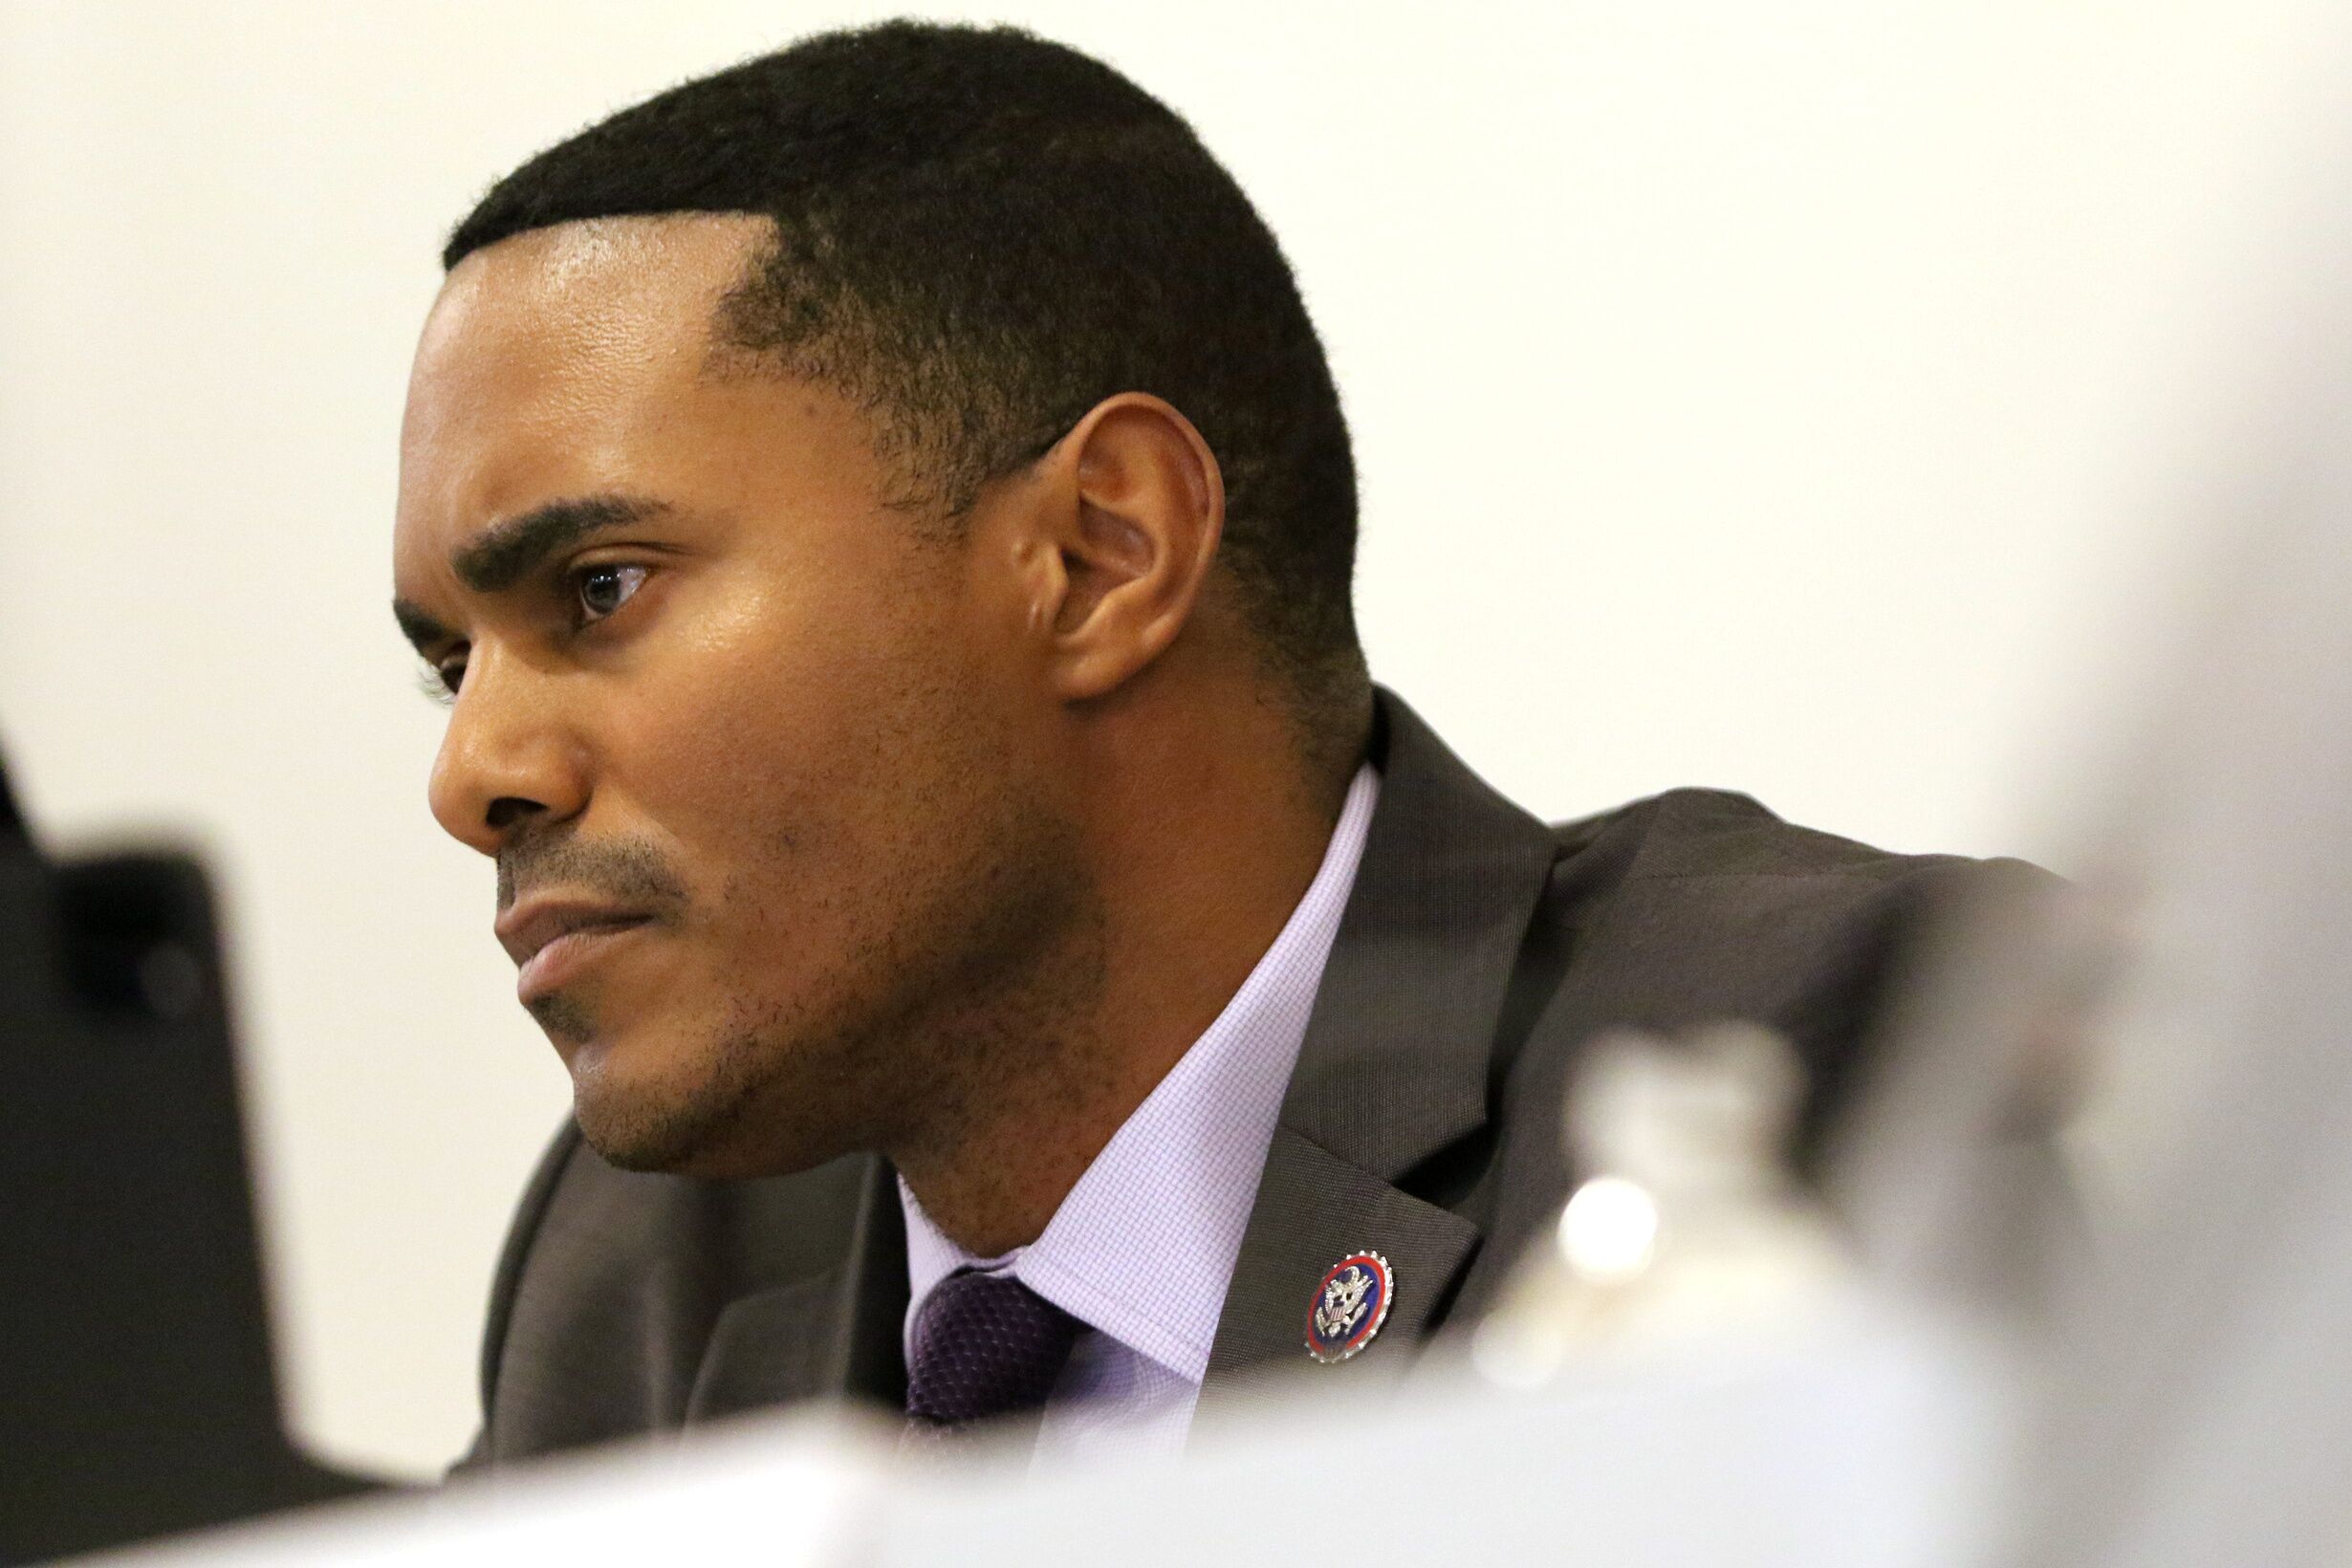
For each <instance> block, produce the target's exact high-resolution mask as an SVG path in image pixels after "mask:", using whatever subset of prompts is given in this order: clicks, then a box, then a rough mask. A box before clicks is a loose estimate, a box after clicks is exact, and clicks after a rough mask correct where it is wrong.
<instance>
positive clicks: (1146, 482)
mask: <svg viewBox="0 0 2352 1568" xmlns="http://www.w3.org/2000/svg"><path fill="white" fill-rule="evenodd" d="M1042 467H1045V468H1049V469H1051V470H1052V471H1051V472H1050V473H1049V474H1047V475H1044V476H1043V477H1046V478H1047V479H1048V481H1049V493H1050V494H1051V495H1052V496H1053V502H1052V504H1051V506H1050V509H1049V514H1048V517H1047V518H1046V520H1045V521H1046V526H1047V527H1048V529H1050V531H1051V532H1052V534H1053V535H1054V537H1053V538H1052V539H1051V541H1050V554H1051V555H1052V557H1053V558H1052V560H1050V561H1049V562H1047V563H1046V565H1047V570H1046V571H1045V572H1044V573H1042V574H1040V577H1039V578H1038V580H1037V587H1038V589H1039V590H1040V591H1041V594H1042V596H1043V598H1044V600H1045V601H1044V602H1039V603H1037V604H1035V605H1034V608H1033V616H1032V621H1033V624H1034V625H1035V626H1036V628H1037V630H1038V633H1039V634H1040V635H1041V636H1044V637H1046V638H1047V639H1049V640H1050V643H1051V645H1050V647H1048V648H1047V649H1046V650H1045V652H1046V655H1047V664H1048V667H1049V670H1050V673H1051V676H1052V680H1053V683H1054V686H1055V689H1056V694H1057V695H1059V696H1060V697H1062V698H1063V699H1064V700H1065V701H1071V702H1078V701H1084V700H1086V699H1088V698H1093V697H1100V696H1102V695H1104V694H1106V693H1108V692H1110V691H1113V690H1115V689H1117V688H1118V687H1119V686H1122V685H1123V684H1124V683H1125V682H1126V681H1128V680H1129V679H1131V678H1132V677H1133V676H1134V675H1135V674H1136V673H1137V672H1138V671H1140V670H1142V669H1143V667H1144V666H1145V665H1147V664H1150V663H1151V662H1152V661H1153V660H1154V659H1157V658H1158V657H1159V656H1160V655H1161V654H1162V653H1163V652H1165V650H1166V648H1167V646H1168V644H1169V643H1171V642H1175V641H1176V636H1177V634H1178V633H1179V632H1181V631H1183V630H1184V627H1185V623H1186V621H1188V620H1189V619H1190V618H1191V615H1192V608H1193V605H1194V603H1195V602H1196V601H1197V600H1198V599H1199V597H1200V590H1201V583H1202V581H1203V579H1204V578H1205V577H1207V576H1208V573H1209V562H1210V561H1211V560H1212V559H1214V558H1215V556H1216V553H1217V541H1218V539H1219V538H1220V537H1221V536H1222V535H1223V534H1224V531H1225V479H1224V476H1223V475H1222V474H1221V473H1219V472H1218V469H1217V460H1216V457H1215V455H1214V454H1213V453H1211V452H1210V451H1209V443H1207V442H1206V441H1204V440H1202V439H1201V433H1200V431H1198V430H1196V429H1194V428H1193V426H1192V422H1191V421H1190V420H1188V419H1187V418H1185V417H1184V415H1182V414H1180V413H1178V412H1177V411H1176V409H1175V408H1174V407H1172V406H1170V405H1169V404H1168V403H1165V402H1163V401H1162V400H1161V399H1159V398H1155V397H1151V396H1149V395H1147V394H1144V393H1141V392H1122V393H1120V394H1119V395H1118V396H1117V397H1114V398H1109V399H1106V400H1104V401H1103V402H1102V403H1098V404H1096V405H1095V406H1094V407H1093V408H1092V409H1090V410H1088V411H1087V414H1086V417H1085V418H1084V419H1082V420H1080V421H1079V422H1078V424H1077V425H1075V426H1073V427H1072V428H1071V431H1070V433H1069V434H1068V435H1067V436H1064V437H1063V438H1062V439H1061V440H1060V441H1059V442H1057V443H1056V445H1055V447H1054V450H1053V451H1052V452H1051V453H1050V454H1049V455H1048V456H1047V458H1046V459H1045V462H1044V464H1043V465H1042ZM1056 565H1058V568H1059V570H1058V571H1056V570H1054V567H1055V566H1056Z"/></svg>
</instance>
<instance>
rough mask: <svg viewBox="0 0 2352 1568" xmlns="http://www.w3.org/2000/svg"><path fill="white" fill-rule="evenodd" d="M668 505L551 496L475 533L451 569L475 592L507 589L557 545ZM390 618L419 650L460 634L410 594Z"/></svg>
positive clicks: (621, 497)
mask: <svg viewBox="0 0 2352 1568" xmlns="http://www.w3.org/2000/svg"><path fill="white" fill-rule="evenodd" d="M669 510H670V508H669V503H668V502H666V501H653V500H648V499H646V498H644V497H642V496H636V495H620V494H611V495H580V496H574V497H571V498H569V499H566V500H561V501H550V502H548V503H547V505H545V506H542V507H534V508H533V509H532V510H531V511H529V512H524V513H522V514H521V515H519V516H515V517H509V518H506V519H504V520H502V521H500V522H495V523H492V524H491V525H490V527H488V528H486V529H484V530H483V531H482V532H481V533H479V534H475V535H474V536H473V537H472V538H471V539H470V540H468V542H467V543H466V544H465V545H464V546H462V547H461V548H459V549H458V550H457V551H456V552H455V553H454V554H452V555H450V556H449V570H450V571H451V572H453V573H455V574H456V576H457V580H458V581H460V582H462V583H464V584H465V585H466V586H467V587H468V588H470V589H472V590H473V591H474V592H475V593H477V594H498V593H504V592H505V591H506V590H507V589H509V588H512V587H513V586H514V585H515V584H516V583H518V582H520V581H522V580H523V578H525V577H529V576H530V575H531V573H532V572H533V571H534V569H535V568H537V566H538V565H539V563H540V562H542V561H544V560H546V559H547V557H548V556H550V555H555V553H556V552H557V551H560V550H563V549H565V548H566V547H568V546H570V545H574V544H577V543H578V542H579V541H580V540H582V539H584V538H587V537H588V536H590V535H591V534H602V533H604V532H606V531H607V530H610V529H616V528H626V527H628V526H629V525H630V524H632V523H641V522H643V521H644V520H645V519H647V518H648V517H658V516H660V515H662V514H663V513H664V512H668V511H669ZM392 619H393V620H394V621H399V622H400V628H401V635H402V636H403V637H405V638H407V639H408V642H409V644H410V645H411V646H412V647H414V648H416V650H417V651H418V652H420V653H422V652H424V651H425V649H426V648H428V647H431V646H434V645H436V644H438V643H444V642H456V641H457V640H458V639H457V634H456V633H455V632H453V631H451V630H450V629H449V628H448V627H446V626H445V625H443V624H442V623H441V622H440V621H436V620H434V619H433V618H432V617H431V616H430V615H428V614H426V613H425V610H424V609H423V608H422V607H421V606H419V605H417V604H416V603H414V602H412V601H411V600H408V599H394V600H393V601H392Z"/></svg>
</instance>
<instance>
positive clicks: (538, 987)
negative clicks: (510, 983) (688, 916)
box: [496, 896, 652, 1005]
mask: <svg viewBox="0 0 2352 1568" xmlns="http://www.w3.org/2000/svg"><path fill="white" fill-rule="evenodd" d="M651 922H652V917H651V916H649V915H647V914H645V913H644V912H643V911H642V910H637V909H627V908H621V907H619V906H616V905H614V904H601V903H596V902H592V901H588V900H579V899H564V898H550V897H544V896H541V897H534V898H530V899H525V900H522V901H520V902H519V903H517V904H514V905H513V906H512V908H510V909H509V910H508V911H507V912H506V913H505V914H503V915H501V916H499V917H498V924H497V926H496V929H497V932H498V943H499V946H501V947H505V948H506V950H507V955H508V956H509V957H511V958H512V959H513V960H514V962H515V964H516V965H517V966H518V972H517V973H516V974H515V976H514V990H515V994H516V995H517V997H519V998H520V999H521V1000H522V1001H523V1002H524V1003H525V1004H526V1005H527V1004H529V1003H530V1002H532V1001H533V1000H534V999H535V998H537V997H540V996H544V995H546V994H548V993H549V992H550V991H557V990H560V989H561V988H562V987H564V986H565V985H567V984H569V983H570V982H571V981H572V980H573V979H574V978H575V977H576V976H577V974H578V973H579V972H580V971H581V970H583V969H586V968H587V967H588V966H589V965H591V964H593V963H596V962H597V961H599V960H600V959H601V958H603V957H604V956H605V954H606V953H608V952H609V951H611V950H612V949H613V948H614V947H617V946H619V945H621V944H623V943H625V942H627V941H628V940H629V938H630V937H631V935H633V934H634V933H635V932H637V931H638V930H640V929H642V927H644V926H647V925H650V924H651Z"/></svg>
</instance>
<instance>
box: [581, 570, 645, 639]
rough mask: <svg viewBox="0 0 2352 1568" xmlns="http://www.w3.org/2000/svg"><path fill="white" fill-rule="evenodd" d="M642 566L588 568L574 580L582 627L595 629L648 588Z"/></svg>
mask: <svg viewBox="0 0 2352 1568" xmlns="http://www.w3.org/2000/svg"><path fill="white" fill-rule="evenodd" d="M644 582H645V568H643V567H642V566H586V567H582V568H581V569H580V570H579V571H577V572H576V573H574V574H573V576H572V593H573V597H574V599H575V601H576V602H577V606H578V609H579V618H580V621H581V623H582V624H586V625H593V624H594V623H596V622H597V621H602V620H604V619H605V618H606V617H607V616H610V615H611V614H612V613H613V612H614V611H616V610H618V609H620V608H621V606H622V605H623V604H626V603H627V602H628V601H629V599H630V597H631V596H632V595H634V594H635V593H636V592H637V590H638V589H639V588H641V587H642V586H644Z"/></svg>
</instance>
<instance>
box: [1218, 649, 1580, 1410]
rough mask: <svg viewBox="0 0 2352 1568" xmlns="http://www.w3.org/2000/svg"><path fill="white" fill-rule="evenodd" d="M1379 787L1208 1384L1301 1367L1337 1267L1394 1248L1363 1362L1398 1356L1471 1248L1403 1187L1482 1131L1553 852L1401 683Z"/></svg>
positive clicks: (1385, 724) (1378, 744)
mask: <svg viewBox="0 0 2352 1568" xmlns="http://www.w3.org/2000/svg"><path fill="white" fill-rule="evenodd" d="M1377 712H1378V717H1377V720H1376V729H1375V735H1374V747H1375V754H1376V755H1378V756H1380V758H1381V761H1382V779H1381V797H1380V807H1379V810H1378V812H1377V813H1376V814H1375V815H1374V817H1373V818H1372V826H1371V831H1370V833H1369V835H1368V837H1367V838H1366V840H1365V843H1364V854H1363V860H1362V863H1361V867H1360V869H1359V870H1358V872H1357V878H1356V885H1355V888H1354V890H1353V892H1352V893H1351V894H1350V896H1349V899H1348V905H1347V912H1346V914H1345V915H1344V916H1343V917H1342V918H1341V920H1340V925H1339V939H1338V941H1337V943H1336V944H1335V945H1334V947H1333V949H1332V955H1331V961H1330V963H1329V965H1328V966H1327V967H1326V968H1325V969H1324V971H1323V983H1322V988H1321V990H1320V991H1319V992H1318V995H1317V998H1316V1005H1315V1013H1314V1015H1313V1017H1312V1018H1311V1019H1310V1021H1309V1022H1308V1025H1307V1035H1306V1040H1305V1043H1304V1044H1303V1045H1302V1046H1301V1048H1300V1051H1299V1059H1298V1066H1297V1069H1296V1072H1295V1073H1294V1074H1293V1075H1292V1078H1291V1084H1290V1089H1289V1092H1288V1093H1287V1095H1286V1096H1285V1098H1284V1100H1283V1106H1282V1116H1281V1122H1280V1125H1279V1128H1278V1130H1277V1131H1276V1133H1275V1135H1274V1146H1273V1147H1272V1148H1271V1149H1270V1150H1269V1151H1268V1156H1267V1163H1266V1173H1265V1176H1264V1178H1263V1179H1262V1180H1261V1182H1260V1184H1259V1187H1258V1195H1257V1200H1256V1203H1255V1205H1254V1206H1253V1208H1252V1214H1251V1221H1250V1230H1249V1231H1248V1233H1247V1234H1246V1236H1245V1237H1244V1239H1243V1242H1242V1248H1241V1254H1240V1257H1239V1259H1238V1260H1237V1262H1236V1264H1235V1267H1234V1272H1233V1281H1232V1285H1231V1287H1230V1290H1229V1291H1228V1292H1227V1295H1226V1303H1225V1312H1224V1315H1223V1317H1222V1318H1221V1319H1220V1321H1219V1324H1218V1330H1217V1343H1216V1348H1215V1350H1214V1352H1213V1353H1212V1354H1211V1356H1210V1359H1209V1374H1210V1376H1211V1377H1212V1378H1214V1377H1216V1376H1218V1375H1219V1374H1221V1373H1230V1372H1233V1371H1237V1370H1239V1369H1241V1368H1243V1367H1247V1366H1252V1365H1257V1364H1260V1363H1264V1362H1272V1361H1298V1362H1301V1363H1303V1362H1304V1361H1305V1360H1306V1358H1305V1356H1304V1354H1303V1350H1302V1346H1301V1336H1302V1333H1303V1328H1304V1324H1305V1320H1306V1317H1307V1313H1308V1311H1309V1308H1310V1307H1311V1305H1312V1302H1313V1299H1314V1296H1315V1291H1316V1287H1317V1285H1318V1281H1319V1280H1320V1279H1321V1277H1322V1274H1323V1273H1324V1271H1325V1270H1327V1269H1329V1268H1330V1267H1331V1266H1332V1265H1333V1264H1334V1263H1337V1262H1338V1261H1339V1259H1340V1258H1342V1257H1344V1256H1346V1255H1347V1254H1348V1253H1350V1252H1357V1251H1361V1250H1369V1251H1373V1252H1380V1253H1382V1254H1383V1256H1384V1257H1386V1258H1387V1259H1388V1261H1389V1264H1390V1266H1391V1269H1392V1271H1393V1273H1394V1276H1395V1295H1394V1296H1393V1298H1392V1304H1391V1307H1390V1310H1389V1318H1388V1321H1387V1323H1386V1324H1385V1325H1384V1326H1383V1329H1382V1331H1381V1340H1380V1341H1378V1342H1376V1343H1375V1344H1374V1345H1373V1346H1371V1347H1368V1348H1367V1350H1366V1351H1365V1353H1364V1354H1363V1355H1362V1356H1361V1357H1359V1358H1357V1361H1356V1362H1352V1363H1350V1364H1351V1365H1356V1366H1358V1367H1359V1370H1357V1371H1356V1372H1353V1373H1351V1374H1350V1375H1351V1376H1362V1375H1364V1372H1363V1370H1362V1368H1364V1367H1370V1366H1383V1367H1386V1368H1388V1369H1389V1370H1394V1369H1396V1368H1398V1367H1400V1366H1401V1365H1402V1364H1403V1362H1404V1361H1405V1360H1406V1359H1407V1358H1405V1357H1404V1356H1401V1355H1399V1354H1398V1353H1397V1350H1396V1348H1395V1347H1397V1346H1409V1345H1411V1344H1413V1343H1414V1342H1416V1341H1417V1340H1419V1339H1422V1338H1423V1337H1424V1336H1425V1335H1426V1333H1427V1332H1429V1331H1430V1330H1431V1329H1432V1328H1433V1327H1434V1326H1435V1321H1436V1318H1437V1317H1438V1316H1439V1314H1440V1311H1441V1309H1442V1307H1443V1306H1444V1305H1445V1303H1446V1301H1447V1300H1448V1296H1449V1295H1450V1293H1451V1290H1452V1287H1453V1285H1454V1283H1455V1281H1456V1280H1457V1279H1458V1278H1459V1276H1460V1274H1461V1273H1462V1271H1463V1269H1464V1268H1465V1267H1466V1266H1467V1264H1468V1263H1469V1261H1470V1257H1471V1256H1472V1255H1473V1254H1474V1253H1475V1252H1476V1250H1477V1245H1478V1241H1479V1234H1478V1230H1477V1228H1476V1227H1475V1226H1474V1225H1472V1224H1471V1223H1470V1221H1468V1220H1465V1219H1463V1218H1461V1217H1460V1216H1458V1215H1455V1214H1453V1213H1450V1212H1448V1210H1446V1209H1441V1208H1438V1207H1437V1206H1435V1205H1433V1204H1429V1203H1426V1202H1424V1201H1423V1200H1422V1199H1420V1198H1417V1197H1414V1196H1413V1195H1411V1194H1410V1193H1409V1192H1407V1191H1405V1190H1404V1189H1403V1188H1402V1187H1399V1186H1398V1185H1397V1184H1398V1182H1399V1181H1400V1179H1402V1178H1405V1177H1406V1176H1407V1175H1408V1174H1409V1173H1410V1172H1411V1171H1412V1169H1413V1167H1415V1166H1416V1165H1420V1164H1422V1163H1423V1162H1424V1161H1426V1160H1427V1159H1429V1158H1430V1157H1431V1156H1432V1155H1435V1154H1437V1153H1438V1152H1439V1151H1441V1150H1443V1149H1445V1148H1447V1147H1448V1146H1449V1145H1452V1144H1455V1143H1459V1142H1460V1141H1461V1140H1463V1139H1465V1138H1467V1137H1469V1136H1470V1134H1472V1133H1474V1132H1476V1131H1478V1130H1479V1129H1480V1128H1481V1127H1482V1126H1484V1125H1485V1122H1486V1120H1487V1097H1488V1078H1489V1063H1490V1057H1491V1056H1492V1049H1493V1044H1494V1039H1495V1034H1496V1031H1497V1026H1498V1024H1499V1023H1500V1021H1501V1017H1502V1013H1503V1008H1504V1002H1505V999H1506V996H1507V995H1508V992H1509V991H1510V986H1511V978H1512V974H1513V972H1514V969H1515V968H1516V967H1517V963H1518V959H1519V953H1520V948H1521V947H1522V945H1523V943H1524V941H1525V938H1526V934H1527V928H1528V924H1529V921H1530V919H1531V918H1532V916H1533V914H1534V910H1535V904H1536V901H1537V900H1538V899H1539V898H1540V897H1541V896H1542V893H1543V890H1544V886H1545V883H1546V882H1547V880H1548V878H1549V876H1550V872H1551V867H1552V862H1553V860H1554V858H1555V855H1556V854H1557V847H1556V843H1555V840H1554V838H1553V837H1552V835H1551V833H1550V830H1548V829H1547V828H1546V827H1545V826H1544V825H1543V824H1542V823H1541V822H1539V821H1537V820H1536V819H1535V817H1531V816H1529V815H1528V814H1527V813H1525V812H1523V811H1521V810H1520V809H1519V808H1518V807H1516V806H1514V805H1512V804H1511V803H1510V802H1509V801H1507V800H1505V799H1504V798H1503V797H1502V796H1501V795H1497V794H1495V793H1494V792H1493V791H1492V789H1490V788H1489V787H1488V786H1487V785H1486V784H1485V783H1484V782H1483V781H1482V780H1480V779H1479V778H1478V777H1477V775H1476V774H1474V773H1471V772H1470V769H1469V768H1468V767H1466V766H1465V765H1464V764H1463V763H1462V762H1461V761H1460V759H1458V758H1457V757H1455V756H1454V755H1453V753H1452V752H1451V751H1448V750H1447V748H1446V746H1445V743H1444V742H1442V741H1440V740H1439V739H1438V738H1437V736H1436V735H1435V734H1434V733H1432V732H1431V731H1430V730H1429V729H1428V727H1427V726H1426V724H1424V723H1423V722H1422V721H1421V719H1420V717H1419V715H1417V714H1415V713H1414V712H1413V710H1412V709H1411V708H1407V707H1406V706H1405V704H1404V702H1402V701H1401V700H1399V699H1398V698H1397V697H1396V696H1395V695H1394V694H1393V693H1391V692H1388V691H1385V690H1383V691H1381V692H1379V694H1378V698H1377Z"/></svg>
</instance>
